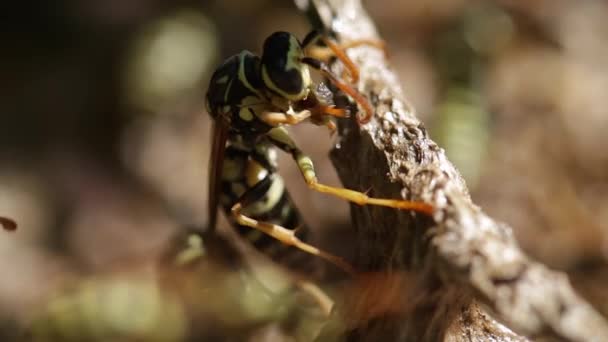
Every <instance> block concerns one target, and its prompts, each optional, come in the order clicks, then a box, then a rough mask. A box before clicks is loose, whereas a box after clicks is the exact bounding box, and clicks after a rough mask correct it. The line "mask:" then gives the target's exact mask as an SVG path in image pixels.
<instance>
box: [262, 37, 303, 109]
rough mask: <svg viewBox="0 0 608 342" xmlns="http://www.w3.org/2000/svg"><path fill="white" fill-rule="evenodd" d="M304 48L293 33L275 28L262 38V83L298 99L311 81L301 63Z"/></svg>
mask: <svg viewBox="0 0 608 342" xmlns="http://www.w3.org/2000/svg"><path fill="white" fill-rule="evenodd" d="M303 57H304V52H303V51H302V46H301V45H300V42H299V41H298V39H297V38H296V37H294V36H293V35H292V34H290V33H287V32H275V33H273V34H272V35H271V36H270V37H268V38H267V39H266V41H265V42H264V53H263V55H262V80H263V81H264V85H265V86H266V87H267V88H268V89H270V90H271V91H272V92H275V93H277V94H279V95H281V96H283V97H285V98H287V99H289V100H294V101H297V100H301V99H303V98H305V97H306V95H307V94H308V89H309V86H310V84H311V80H310V72H309V70H308V66H307V65H306V64H304V63H302V58H303Z"/></svg>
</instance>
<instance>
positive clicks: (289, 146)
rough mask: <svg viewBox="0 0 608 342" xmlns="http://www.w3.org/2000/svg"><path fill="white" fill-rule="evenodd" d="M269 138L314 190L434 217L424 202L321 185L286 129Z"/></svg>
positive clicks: (360, 202) (348, 199) (432, 209)
mask: <svg viewBox="0 0 608 342" xmlns="http://www.w3.org/2000/svg"><path fill="white" fill-rule="evenodd" d="M268 136H269V138H270V139H271V141H272V142H273V143H274V144H275V145H276V146H277V147H279V148H280V149H282V150H283V151H285V152H287V153H289V154H291V155H292V157H293V159H294V160H295V161H296V163H297V164H298V168H299V169H300V172H301V173H302V176H303V177H304V180H305V181H306V184H308V187H309V188H311V189H313V190H316V191H318V192H322V193H325V194H328V195H332V196H335V197H339V198H342V199H345V200H347V201H349V202H353V203H356V204H358V205H378V206H383V207H389V208H395V209H402V210H414V211H417V212H421V213H424V214H427V215H432V214H433V212H434V208H433V206H431V205H430V204H427V203H424V202H416V201H407V200H397V199H389V198H375V197H369V196H367V195H366V194H364V193H362V192H359V191H355V190H350V189H345V188H339V187H333V186H329V185H325V184H322V183H319V180H318V179H317V175H316V172H315V168H314V164H313V162H312V160H311V159H310V157H308V156H307V155H306V154H304V153H303V152H302V150H300V149H299V148H298V147H297V146H296V144H295V142H294V141H293V139H291V137H290V136H289V133H288V132H287V130H286V129H285V128H283V127H278V128H274V129H272V130H270V132H269V134H268Z"/></svg>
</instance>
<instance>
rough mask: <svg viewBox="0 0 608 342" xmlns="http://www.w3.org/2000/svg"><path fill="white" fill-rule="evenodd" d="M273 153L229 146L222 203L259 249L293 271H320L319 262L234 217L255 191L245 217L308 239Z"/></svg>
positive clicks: (236, 227) (237, 227)
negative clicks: (237, 207)
mask: <svg viewBox="0 0 608 342" xmlns="http://www.w3.org/2000/svg"><path fill="white" fill-rule="evenodd" d="M258 147H259V145H258ZM273 151H274V150H272V149H269V150H266V149H262V150H261V151H260V150H259V149H258V150H256V149H253V150H249V149H246V148H241V147H236V146H235V145H229V146H228V147H226V152H225V156H224V167H223V170H222V181H221V182H222V191H221V195H220V203H221V205H222V207H223V209H224V211H225V212H226V214H227V216H228V217H229V218H230V221H231V224H232V225H233V227H234V228H235V229H236V230H237V232H238V233H239V234H241V236H243V237H244V238H245V239H246V240H248V241H249V242H250V243H251V244H252V245H253V246H254V247H255V248H256V249H258V250H259V251H260V252H262V253H264V254H266V255H267V256H269V257H270V258H271V259H273V260H274V261H275V262H278V263H280V264H283V265H285V266H288V267H289V268H290V269H291V270H295V271H300V272H305V273H307V274H310V272H312V271H313V270H314V269H315V268H316V265H317V260H316V259H314V258H312V257H311V256H310V255H309V254H306V253H304V252H302V251H300V250H298V249H296V248H293V247H290V246H287V245H285V244H283V243H281V242H280V241H278V240H276V239H275V238H273V237H271V236H269V235H266V234H264V233H262V232H261V231H259V230H256V229H253V228H251V227H247V226H243V225H240V224H238V223H237V222H236V220H235V219H234V217H233V216H232V215H230V210H231V208H232V206H233V205H234V204H235V203H237V202H238V201H239V200H241V199H242V198H241V197H242V195H243V194H244V193H245V192H246V191H250V190H251V189H255V190H253V198H249V201H250V204H248V205H247V206H246V207H244V208H243V214H245V215H247V216H248V217H250V218H252V219H255V220H259V221H263V222H268V223H273V224H277V225H280V226H282V227H284V228H286V229H290V230H295V229H297V233H296V234H297V236H298V238H300V239H301V240H303V241H305V240H306V238H307V235H308V228H307V227H306V226H305V225H304V223H303V220H302V217H301V216H300V214H299V212H298V210H297V209H296V207H295V204H294V203H293V200H292V199H291V197H290V196H289V194H288V192H287V190H286V188H285V184H284V181H283V178H282V177H281V176H280V175H279V174H278V173H276V172H274V171H275V170H274V167H273V165H274V164H275V161H274V160H273V159H274V158H273V155H272V154H271V153H272V152H273ZM250 193H251V191H250Z"/></svg>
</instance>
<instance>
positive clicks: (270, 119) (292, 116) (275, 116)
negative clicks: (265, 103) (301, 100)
mask: <svg viewBox="0 0 608 342" xmlns="http://www.w3.org/2000/svg"><path fill="white" fill-rule="evenodd" d="M310 116H311V112H310V111H309V110H302V111H299V112H297V113H283V112H262V113H261V114H259V115H258V117H259V118H260V120H262V121H264V122H266V123H267V124H269V125H271V126H278V125H282V124H285V125H296V124H298V123H300V122H302V121H304V120H306V119H308V118H309V117H310Z"/></svg>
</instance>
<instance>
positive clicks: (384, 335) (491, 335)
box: [296, 0, 608, 341]
mask: <svg viewBox="0 0 608 342" xmlns="http://www.w3.org/2000/svg"><path fill="white" fill-rule="evenodd" d="M296 4H297V5H298V7H299V8H300V9H302V11H304V12H306V13H307V15H308V16H309V18H311V22H312V24H313V26H315V27H317V28H320V27H321V26H322V28H324V29H325V30H327V31H329V32H333V33H334V34H335V36H336V39H337V40H338V41H342V42H346V41H352V40H356V39H380V38H379V36H378V34H377V32H376V28H375V26H374V24H373V22H372V21H371V19H370V18H369V17H368V15H367V14H366V12H365V10H364V9H363V7H362V6H361V4H360V1H359V0H301V1H298V0H296ZM389 49H390V47H389ZM348 55H349V56H350V57H351V58H352V59H353V61H354V62H355V63H356V64H357V65H358V67H359V68H360V72H361V77H360V81H359V83H358V85H357V87H358V89H359V91H360V92H361V93H363V94H364V95H365V96H366V97H367V98H368V99H370V101H371V103H372V106H373V107H374V109H375V111H376V112H375V115H374V117H373V118H372V120H371V122H369V123H368V124H366V125H363V126H361V127H359V125H358V124H357V123H356V122H355V121H354V120H350V121H349V122H347V123H345V124H344V125H343V126H342V127H340V134H339V138H338V141H337V143H336V145H335V146H334V149H333V150H332V152H331V157H332V160H333V162H334V164H335V166H336V168H337V170H338V174H339V176H340V178H341V180H342V182H343V183H344V185H345V186H346V187H348V188H352V189H370V188H371V189H373V190H372V192H371V195H374V196H376V197H395V198H397V197H403V198H407V199H411V200H417V201H424V202H427V203H430V204H432V205H433V206H434V207H435V208H436V210H435V213H434V215H433V217H426V216H424V215H421V214H415V213H409V212H397V211H395V210H388V209H385V208H378V207H373V206H367V207H358V206H355V205H354V206H353V207H352V217H353V226H354V232H353V234H356V240H357V260H356V267H357V268H358V269H360V270H363V271H368V272H387V271H390V272H389V273H391V274H399V273H400V272H407V274H408V276H407V279H408V282H402V283H403V284H406V283H407V284H409V285H407V286H406V285H403V286H402V287H400V288H398V291H397V293H398V294H397V295H395V296H394V299H393V303H392V304H393V305H400V306H401V308H400V310H394V309H393V310H390V312H389V313H383V314H379V315H376V316H374V317H367V318H360V317H356V316H357V312H358V311H357V310H356V307H357V306H358V305H364V304H365V303H367V304H369V305H373V303H374V301H377V300H376V299H372V298H367V299H366V298H365V297H366V295H370V294H369V292H370V291H368V292H365V293H359V294H357V295H356V296H353V298H349V299H347V300H345V303H343V304H342V305H341V311H342V312H343V314H344V315H346V316H347V320H349V319H350V320H349V322H350V323H349V324H347V325H346V326H347V328H346V329H345V331H344V332H343V334H344V335H343V336H345V337H347V338H348V339H349V340H361V341H387V340H412V341H414V340H416V341H419V340H446V341H462V340H467V341H469V340H475V341H482V340H484V341H485V340H494V341H513V340H525V339H526V338H525V337H523V336H527V338H534V339H545V338H548V339H557V340H568V341H592V340H595V341H608V324H607V323H606V320H605V319H604V318H603V317H602V316H601V315H600V314H599V313H598V312H596V311H595V310H594V309H593V308H592V306H591V305H589V304H588V303H587V302H585V300H583V299H582V298H581V297H580V296H579V295H577V294H576V293H575V292H574V290H573V289H572V287H571V285H570V282H569V280H568V278H567V276H566V275H565V274H562V273H560V272H555V271H551V270H549V269H548V268H547V267H545V266H544V265H542V264H540V263H538V262H535V261H533V260H531V259H530V258H528V257H527V256H526V255H525V254H524V253H523V252H522V250H521V249H520V248H519V247H518V244H517V241H516V240H515V238H514V236H513V234H512V231H511V228H510V227H509V226H508V225H506V224H505V223H502V222H497V221H496V220H494V219H492V218H491V217H489V216H488V215H486V214H485V213H484V212H483V211H482V210H481V209H480V208H479V207H478V206H477V205H475V204H474V203H473V202H472V201H471V198H470V196H469V194H468V190H467V188H466V185H465V183H464V181H463V179H462V177H461V176H460V175H459V173H458V171H457V170H456V169H455V168H454V166H453V165H452V164H451V163H450V162H449V161H448V160H447V158H446V156H445V154H444V151H443V149H441V148H440V147H439V146H438V145H437V144H436V143H435V142H434V141H432V140H431V139H430V138H429V135H428V133H427V131H426V130H425V128H424V126H423V124H422V123H421V122H420V121H419V120H418V119H417V118H416V115H415V113H414V112H413V110H412V108H411V107H410V106H408V104H407V102H406V100H405V97H404V95H403V93H402V91H401V88H400V85H399V80H398V79H397V78H396V76H395V74H394V72H393V71H392V70H391V68H390V66H389V65H388V61H387V59H386V58H385V56H384V54H383V52H382V51H380V50H378V49H375V48H372V47H357V48H352V49H349V50H348ZM335 64H339V63H335ZM333 67H334V68H340V66H339V65H335V66H333ZM335 71H337V72H341V71H340V70H339V69H336V70H335ZM353 170H356V171H353ZM397 283H398V284H399V282H397ZM412 284H414V285H412ZM371 292H373V291H371ZM370 296H371V295H370ZM370 301H371V302H372V303H369V302H370ZM346 302H348V303H346ZM348 315H351V316H353V317H348ZM495 319H496V320H495ZM497 320H498V321H500V322H502V323H498V322H497ZM503 324H504V325H503ZM507 327H508V328H507ZM511 330H512V331H515V332H516V333H517V334H521V335H517V334H516V333H514V332H512V331H511Z"/></svg>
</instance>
